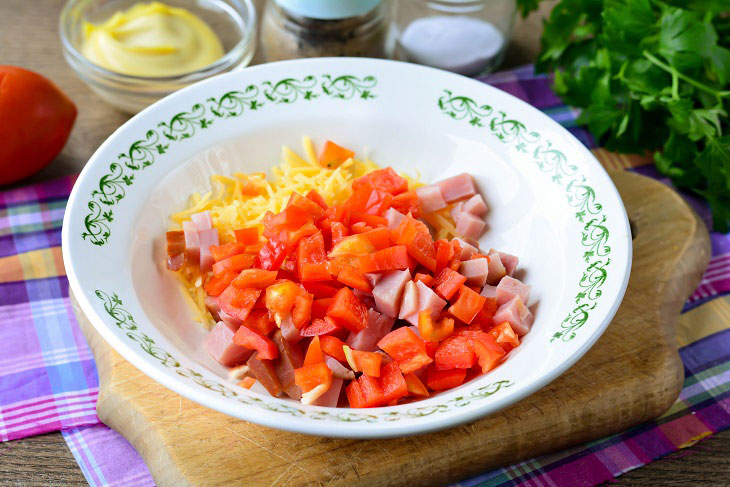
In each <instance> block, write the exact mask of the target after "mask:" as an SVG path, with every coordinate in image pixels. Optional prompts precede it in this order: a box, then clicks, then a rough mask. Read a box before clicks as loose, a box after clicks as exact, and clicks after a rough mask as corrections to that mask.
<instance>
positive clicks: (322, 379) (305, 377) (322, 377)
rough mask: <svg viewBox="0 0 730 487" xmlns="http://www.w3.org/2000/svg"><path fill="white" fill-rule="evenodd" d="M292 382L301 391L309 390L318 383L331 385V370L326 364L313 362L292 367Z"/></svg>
mask: <svg viewBox="0 0 730 487" xmlns="http://www.w3.org/2000/svg"><path fill="white" fill-rule="evenodd" d="M294 383H295V384H296V385H298V386H299V387H301V388H302V391H304V392H309V391H311V390H312V389H314V388H315V387H317V386H319V385H322V384H324V385H326V386H327V388H329V386H330V385H332V371H331V370H330V368H329V367H327V364H325V363H323V362H321V363H319V362H318V363H315V364H311V365H305V366H303V367H301V368H298V369H294Z"/></svg>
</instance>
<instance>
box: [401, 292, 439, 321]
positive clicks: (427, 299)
mask: <svg viewBox="0 0 730 487" xmlns="http://www.w3.org/2000/svg"><path fill="white" fill-rule="evenodd" d="M415 288H416V289H417V292H418V306H417V308H416V310H415V311H413V312H412V313H409V314H407V315H406V316H399V318H401V319H404V320H406V321H408V322H409V323H410V324H412V325H414V326H418V313H420V312H421V311H430V312H431V316H432V317H433V318H434V319H435V318H437V317H438V315H439V313H441V310H442V309H444V306H446V301H444V300H443V299H441V298H440V297H439V296H438V295H437V294H436V293H435V292H433V291H432V290H431V288H430V287H428V286H426V285H425V284H424V283H422V282H421V281H418V282H417V283H416V286H415ZM404 301H405V300H404ZM402 311H403V308H401V314H403V313H402Z"/></svg>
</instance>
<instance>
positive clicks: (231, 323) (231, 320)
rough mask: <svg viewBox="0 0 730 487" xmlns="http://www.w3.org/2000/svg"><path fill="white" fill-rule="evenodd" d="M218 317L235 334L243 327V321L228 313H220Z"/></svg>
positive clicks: (221, 311)
mask: <svg viewBox="0 0 730 487" xmlns="http://www.w3.org/2000/svg"><path fill="white" fill-rule="evenodd" d="M218 317H219V318H220V319H221V321H222V322H223V323H224V324H225V325H226V326H227V327H228V328H230V329H231V330H232V331H233V332H234V333H235V332H236V331H237V330H238V328H239V327H240V326H241V323H243V322H242V321H241V320H239V319H238V318H236V317H235V316H231V315H229V314H228V313H226V312H225V311H223V310H220V311H218Z"/></svg>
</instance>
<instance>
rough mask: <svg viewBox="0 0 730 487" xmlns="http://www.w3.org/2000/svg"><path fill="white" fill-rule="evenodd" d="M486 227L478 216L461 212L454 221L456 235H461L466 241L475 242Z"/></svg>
mask: <svg viewBox="0 0 730 487" xmlns="http://www.w3.org/2000/svg"><path fill="white" fill-rule="evenodd" d="M486 225H487V224H486V223H485V222H484V220H482V219H481V218H479V217H478V216H474V215H472V214H471V213H467V212H466V211H462V212H461V214H460V215H459V218H458V219H457V220H456V233H458V234H459V235H463V236H464V237H466V238H467V239H473V240H476V239H478V238H479V237H480V236H481V235H482V232H483V231H484V227H485V226H486Z"/></svg>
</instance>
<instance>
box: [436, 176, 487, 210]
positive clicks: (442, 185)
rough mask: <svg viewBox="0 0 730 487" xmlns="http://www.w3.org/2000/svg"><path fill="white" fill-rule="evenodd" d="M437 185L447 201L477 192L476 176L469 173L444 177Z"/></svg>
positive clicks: (450, 201)
mask: <svg viewBox="0 0 730 487" xmlns="http://www.w3.org/2000/svg"><path fill="white" fill-rule="evenodd" d="M436 185H437V186H438V187H439V189H440V190H441V195H442V196H443V197H444V200H445V201H446V202H447V203H452V202H454V201H457V200H462V199H465V198H468V197H470V196H474V195H475V194H476V192H477V188H476V187H475V186H474V178H473V177H472V176H471V174H468V173H462V174H459V175H457V176H453V177H450V178H448V179H444V180H443V181H439V182H438V183H436Z"/></svg>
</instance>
